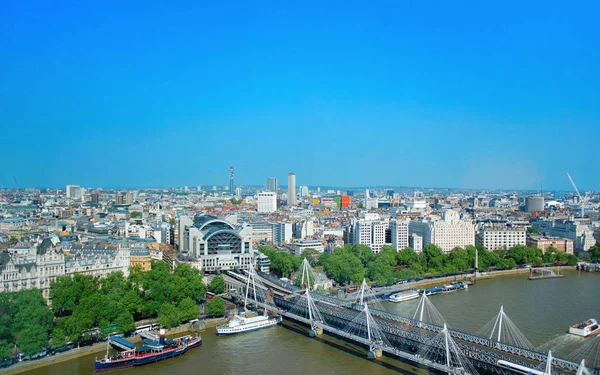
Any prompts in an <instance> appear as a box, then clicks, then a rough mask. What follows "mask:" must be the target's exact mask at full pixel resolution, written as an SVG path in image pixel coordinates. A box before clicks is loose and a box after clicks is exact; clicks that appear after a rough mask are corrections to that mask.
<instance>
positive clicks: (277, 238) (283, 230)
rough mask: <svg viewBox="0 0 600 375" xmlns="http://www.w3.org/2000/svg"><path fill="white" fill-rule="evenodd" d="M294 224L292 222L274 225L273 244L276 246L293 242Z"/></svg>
mask: <svg viewBox="0 0 600 375" xmlns="http://www.w3.org/2000/svg"><path fill="white" fill-rule="evenodd" d="M293 237H294V236H293V224H292V223H291V222H280V223H275V224H274V230H273V242H274V243H276V244H281V243H289V242H292V238H293Z"/></svg>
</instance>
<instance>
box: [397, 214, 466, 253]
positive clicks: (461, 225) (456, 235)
mask: <svg viewBox="0 0 600 375" xmlns="http://www.w3.org/2000/svg"><path fill="white" fill-rule="evenodd" d="M408 229H409V233H410V234H413V233H415V234H417V235H419V236H421V237H422V238H423V247H425V246H427V245H428V244H430V243H432V244H435V245H437V246H439V247H440V248H441V249H442V250H443V251H444V252H450V251H452V249H454V248H455V247H463V248H464V247H465V246H467V245H475V227H474V226H473V224H472V223H471V222H470V221H465V220H461V219H460V215H459V213H458V212H456V211H453V210H447V211H446V212H444V214H443V217H442V218H441V219H438V218H431V217H429V218H426V219H421V220H418V221H416V220H413V221H411V222H410V224H409V225H408Z"/></svg>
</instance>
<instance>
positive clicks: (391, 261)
mask: <svg viewBox="0 0 600 375" xmlns="http://www.w3.org/2000/svg"><path fill="white" fill-rule="evenodd" d="M259 250H260V251H261V252H263V254H265V255H267V256H268V257H269V259H270V260H271V271H272V272H274V273H275V274H278V275H280V276H286V277H289V276H290V275H291V274H292V272H295V271H296V270H297V269H298V268H299V266H300V263H301V261H302V258H304V257H307V258H309V257H310V258H311V259H313V260H315V263H316V264H318V265H321V266H322V267H323V268H324V270H325V272H326V273H327V275H328V276H329V277H330V278H331V279H333V280H334V281H336V282H337V283H339V284H342V285H348V284H350V283H354V284H358V283H360V282H362V280H363V279H364V278H366V279H368V280H369V281H372V282H375V283H376V284H378V285H391V284H393V283H395V282H398V281H400V280H406V279H410V278H416V277H425V276H437V275H447V274H456V273H460V272H465V271H471V270H473V269H474V268H475V252H476V250H477V252H478V266H479V270H487V269H490V268H494V269H511V268H514V267H517V266H518V265H524V264H533V265H542V264H550V263H552V264H555V263H560V264H569V265H575V264H576V263H577V261H578V258H577V257H576V256H574V255H571V254H567V253H565V252H563V251H558V250H556V249H555V248H548V249H547V251H546V253H545V254H542V251H541V250H540V249H538V248H537V247H535V246H531V247H528V246H523V245H517V246H514V247H512V248H510V249H507V250H495V251H488V250H487V249H486V248H485V247H483V246H480V245H478V246H466V247H465V248H461V247H457V248H455V249H453V250H452V251H450V252H449V253H445V252H444V251H442V249H441V248H440V247H439V246H437V245H435V244H428V245H426V246H425V247H424V249H423V251H422V252H420V253H417V252H415V251H414V250H413V249H411V248H405V249H402V250H400V251H396V250H395V249H394V248H393V247H391V246H387V245H384V246H383V247H382V249H381V251H380V252H379V253H377V254H375V253H373V251H372V250H371V248H370V247H369V246H367V245H345V246H343V247H340V248H337V249H335V250H334V251H333V253H331V254H328V253H324V254H320V255H318V256H315V255H314V254H312V253H311V254H306V253H305V252H303V253H302V255H301V256H300V257H295V256H293V255H292V254H290V253H287V252H278V251H276V250H275V249H273V248H271V247H267V246H263V247H261V248H260V249H259ZM307 250H308V249H307ZM598 253H599V254H598V256H599V257H600V246H599V251H598Z"/></svg>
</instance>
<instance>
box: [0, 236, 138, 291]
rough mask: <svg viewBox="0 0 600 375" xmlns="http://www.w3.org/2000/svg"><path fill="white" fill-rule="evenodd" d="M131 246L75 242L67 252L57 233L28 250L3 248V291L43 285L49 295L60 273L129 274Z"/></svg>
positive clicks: (0, 254)
mask: <svg viewBox="0 0 600 375" xmlns="http://www.w3.org/2000/svg"><path fill="white" fill-rule="evenodd" d="M129 256H130V251H129V247H128V246H126V245H125V246H119V247H94V246H89V247H84V246H83V245H82V244H79V243H78V244H75V245H74V246H72V247H71V248H70V249H69V254H68V255H65V253H63V251H62V248H61V246H60V243H59V240H58V238H57V237H53V238H51V239H45V240H43V241H42V242H41V243H40V244H38V245H33V246H31V247H30V249H29V251H27V252H18V251H17V252H13V253H12V254H11V253H9V252H8V251H2V252H0V293H2V292H17V291H19V290H25V289H34V288H36V289H40V290H41V291H42V295H43V296H44V298H46V299H48V298H49V293H50V283H51V282H52V281H55V280H56V278H57V277H58V276H64V275H72V274H74V273H79V274H83V275H92V276H96V277H103V276H106V275H108V274H109V273H111V272H115V271H120V272H123V274H124V275H125V277H127V275H129V265H130V263H129Z"/></svg>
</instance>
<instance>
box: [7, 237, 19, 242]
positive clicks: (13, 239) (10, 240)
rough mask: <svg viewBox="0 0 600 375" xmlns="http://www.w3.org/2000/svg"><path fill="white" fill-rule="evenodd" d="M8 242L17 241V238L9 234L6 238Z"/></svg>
mask: <svg viewBox="0 0 600 375" xmlns="http://www.w3.org/2000/svg"><path fill="white" fill-rule="evenodd" d="M8 241H9V242H19V239H18V238H17V237H15V236H10V238H9V239H8Z"/></svg>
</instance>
